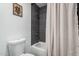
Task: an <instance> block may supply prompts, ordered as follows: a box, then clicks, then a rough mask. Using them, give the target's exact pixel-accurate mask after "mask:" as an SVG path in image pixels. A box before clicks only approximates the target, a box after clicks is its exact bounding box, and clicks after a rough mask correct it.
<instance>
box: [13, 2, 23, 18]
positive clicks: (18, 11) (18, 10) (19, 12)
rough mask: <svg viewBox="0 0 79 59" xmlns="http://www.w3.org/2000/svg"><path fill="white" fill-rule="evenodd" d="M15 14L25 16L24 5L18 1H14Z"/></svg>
mask: <svg viewBox="0 0 79 59" xmlns="http://www.w3.org/2000/svg"><path fill="white" fill-rule="evenodd" d="M13 14H14V15H16V16H20V17H22V16H23V7H22V6H21V5H19V4H17V3H13Z"/></svg>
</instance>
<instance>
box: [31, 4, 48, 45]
mask: <svg viewBox="0 0 79 59" xmlns="http://www.w3.org/2000/svg"><path fill="white" fill-rule="evenodd" d="M46 9H47V7H46V6H44V7H41V8H39V7H38V6H37V5H36V4H34V3H32V4H31V45H33V44H35V43H37V42H39V41H43V42H45V29H46Z"/></svg>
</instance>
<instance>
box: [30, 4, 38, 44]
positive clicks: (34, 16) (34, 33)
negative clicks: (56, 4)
mask: <svg viewBox="0 0 79 59" xmlns="http://www.w3.org/2000/svg"><path fill="white" fill-rule="evenodd" d="M38 41H39V7H38V6H37V5H36V4H34V3H32V4H31V45H33V44H35V43H37V42H38Z"/></svg>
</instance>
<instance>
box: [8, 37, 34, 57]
mask: <svg viewBox="0 0 79 59" xmlns="http://www.w3.org/2000/svg"><path fill="white" fill-rule="evenodd" d="M25 43H26V39H25V38H22V39H18V40H13V41H8V52H9V55H10V56H34V55H33V54H30V53H25Z"/></svg>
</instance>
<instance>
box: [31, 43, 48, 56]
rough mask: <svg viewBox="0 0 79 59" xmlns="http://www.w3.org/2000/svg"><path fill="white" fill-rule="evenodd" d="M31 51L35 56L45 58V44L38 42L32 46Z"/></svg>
mask: <svg viewBox="0 0 79 59" xmlns="http://www.w3.org/2000/svg"><path fill="white" fill-rule="evenodd" d="M31 51H32V53H33V54H34V55H36V56H47V47H46V43H45V42H38V43H35V44H34V45H32V47H31Z"/></svg>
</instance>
